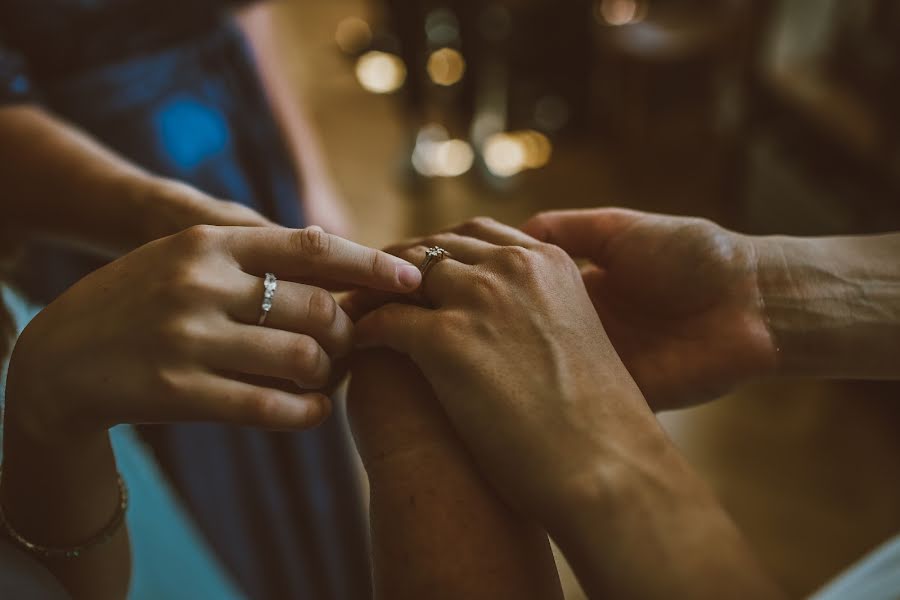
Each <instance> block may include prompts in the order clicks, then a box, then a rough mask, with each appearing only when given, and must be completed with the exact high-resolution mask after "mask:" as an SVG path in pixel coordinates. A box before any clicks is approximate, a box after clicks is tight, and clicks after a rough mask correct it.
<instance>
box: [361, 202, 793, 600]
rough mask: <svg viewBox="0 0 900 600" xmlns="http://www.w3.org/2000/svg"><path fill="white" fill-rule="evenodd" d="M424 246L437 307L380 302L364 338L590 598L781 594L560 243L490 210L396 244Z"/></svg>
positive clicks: (411, 253)
mask: <svg viewBox="0 0 900 600" xmlns="http://www.w3.org/2000/svg"><path fill="white" fill-rule="evenodd" d="M431 245H438V246H441V247H443V248H445V249H447V250H448V251H449V252H450V254H451V256H452V258H447V259H444V260H442V261H440V262H438V263H437V264H436V265H434V267H433V268H431V269H430V270H429V272H428V274H427V276H426V278H425V280H424V282H423V285H422V288H421V289H422V292H423V295H424V299H425V301H426V302H427V303H428V304H429V306H430V308H428V307H421V306H410V305H405V304H397V303H391V304H387V305H384V306H382V307H380V308H377V309H375V310H373V311H371V312H369V313H368V314H367V315H366V316H365V317H364V318H362V319H361V320H360V321H359V322H358V323H357V340H358V343H359V344H360V345H361V346H362V347H373V346H386V347H388V348H391V349H393V350H396V351H398V352H402V353H405V354H407V355H409V356H410V358H411V359H412V360H413V361H414V362H415V363H416V365H417V366H418V367H419V368H420V369H421V370H422V372H423V374H424V376H425V377H426V378H427V380H428V381H429V383H430V384H431V386H432V387H433V389H434V391H435V394H436V396H437V398H438V400H439V401H440V403H441V405H442V406H443V407H444V409H445V411H446V413H447V415H448V417H449V419H450V421H451V422H452V424H453V427H454V428H455V429H456V431H457V432H458V434H459V436H460V438H461V439H462V440H463V442H464V443H465V444H466V446H467V447H468V449H469V451H470V452H471V453H472V456H473V457H474V459H475V461H476V464H477V467H478V469H479V470H480V472H481V473H483V474H484V476H485V477H486V478H487V479H488V480H489V481H491V482H492V483H493V484H494V485H495V487H496V489H497V490H498V492H499V493H500V494H501V496H502V497H503V498H504V499H505V500H506V501H507V502H508V503H509V504H510V505H511V506H512V507H514V508H515V509H516V510H519V511H520V512H521V513H522V514H524V515H526V516H527V517H529V518H532V519H533V520H535V521H536V522H538V523H541V524H542V525H544V526H545V527H546V528H547V530H548V531H549V533H550V535H551V536H552V537H553V538H554V540H555V541H556V542H557V543H558V544H559V546H560V548H561V549H562V551H563V552H564V553H565V555H566V557H567V558H568V559H569V560H570V562H571V563H572V565H573V567H574V569H575V572H576V574H577V575H578V577H579V579H580V581H581V583H582V585H583V586H584V587H585V589H586V590H587V592H588V594H589V595H590V596H591V597H597V598H599V597H604V596H609V597H628V598H659V597H691V598H723V597H736V598H737V597H739V598H757V597H758V598H778V597H781V596H782V594H781V592H780V591H779V590H778V588H777V587H776V586H775V585H774V583H773V582H772V581H771V579H770V578H769V576H768V575H767V574H766V573H764V572H763V571H762V569H761V568H760V566H759V564H758V563H757V561H756V560H755V558H754V557H753V555H752V553H751V552H750V550H749V549H748V547H747V545H746V543H745V541H744V540H743V538H742V536H741V534H740V532H739V531H738V530H737V529H736V527H735V526H734V524H733V523H732V522H731V520H730V519H729V518H728V516H727V515H726V513H725V512H724V510H723V509H722V508H721V506H720V505H719V503H718V502H717V500H716V499H715V497H714V496H713V494H712V493H711V492H710V491H709V490H708V488H707V487H706V486H705V485H704V484H703V482H702V481H701V480H700V479H699V478H698V477H697V475H696V474H695V473H694V472H693V471H692V470H691V468H690V467H689V466H688V465H687V464H686V462H685V461H684V460H683V458H682V457H681V456H680V455H679V453H678V452H677V450H676V449H675V448H674V447H673V445H672V444H671V442H670V441H669V440H668V439H667V437H666V436H665V434H664V433H663V432H662V430H661V429H660V427H659V425H658V423H657V421H656V419H655V417H654V415H653V413H652V411H651V409H650V407H649V406H648V405H647V402H646V401H645V399H644V397H643V395H642V393H641V390H640V389H639V387H638V385H637V384H636V383H635V381H634V380H633V379H632V377H631V376H630V374H629V373H628V371H627V369H626V368H625V365H624V364H623V363H622V361H621V360H620V359H619V356H618V354H617V353H616V351H615V349H614V347H613V344H612V341H611V340H610V339H609V337H608V336H607V334H606V331H605V330H604V327H603V325H602V324H601V321H600V319H599V318H598V316H597V312H596V310H595V308H594V305H593V303H592V302H591V298H590V296H589V295H588V293H587V290H586V289H585V286H584V285H583V282H582V277H581V273H580V272H579V269H578V267H577V266H576V264H575V262H574V261H573V260H572V259H571V258H570V257H569V256H568V255H567V254H566V252H565V251H563V250H562V249H560V248H559V247H557V246H552V245H549V244H545V243H542V242H540V241H538V240H536V239H534V238H532V237H530V236H528V235H526V234H524V233H522V232H520V231H518V230H515V229H512V228H509V227H506V226H503V225H500V224H498V223H495V222H493V221H490V220H487V219H478V220H475V221H472V222H470V223H467V224H465V225H463V226H461V227H459V228H457V229H456V230H455V231H452V232H448V233H444V234H439V235H436V236H431V237H429V238H427V239H424V240H419V241H416V242H413V243H412V244H411V245H410V246H409V247H408V248H406V249H398V250H397V252H398V254H399V255H400V256H403V257H405V258H408V259H409V260H410V261H411V262H413V263H415V262H416V261H417V260H418V261H421V259H422V258H423V257H424V253H425V248H426V246H431ZM364 304H365V301H358V302H356V304H355V308H359V306H361V305H364ZM368 308H370V307H368Z"/></svg>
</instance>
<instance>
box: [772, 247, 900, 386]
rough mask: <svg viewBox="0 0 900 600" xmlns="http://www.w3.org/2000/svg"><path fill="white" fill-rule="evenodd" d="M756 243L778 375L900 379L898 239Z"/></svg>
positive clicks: (899, 255) (899, 257) (899, 263)
mask: <svg viewBox="0 0 900 600" xmlns="http://www.w3.org/2000/svg"><path fill="white" fill-rule="evenodd" d="M754 244H755V245H756V247H757V250H758V255H759V267H758V268H759V286H760V291H761V293H762V297H763V300H764V311H765V314H766V317H767V320H768V324H769V327H770V329H771V331H772V335H773V337H774V340H775V344H776V346H777V347H778V365H779V367H778V368H779V372H780V373H782V374H784V375H792V376H793V375H800V376H818V377H847V378H860V379H896V378H900V361H898V360H897V356H898V355H900V234H888V235H875V236H857V237H831V238H790V237H780V236H778V237H762V238H755V240H754Z"/></svg>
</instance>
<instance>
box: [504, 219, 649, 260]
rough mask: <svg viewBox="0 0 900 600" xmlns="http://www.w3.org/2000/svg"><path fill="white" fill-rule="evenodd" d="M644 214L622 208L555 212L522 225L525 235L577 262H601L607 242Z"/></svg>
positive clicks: (529, 220)
mask: <svg viewBox="0 0 900 600" xmlns="http://www.w3.org/2000/svg"><path fill="white" fill-rule="evenodd" d="M640 214H641V213H638V212H636V211H632V210H625V209H621V208H591V209H586V210H554V211H548V212H542V213H538V214H536V215H534V216H533V217H531V218H530V219H528V221H526V222H525V224H523V225H522V231H524V232H525V233H527V234H528V235H530V236H532V237H534V238H537V239H539V240H541V241H542V242H546V243H548V244H554V245H556V246H559V247H560V248H562V249H563V250H565V251H566V252H568V253H569V255H570V256H572V257H574V258H591V259H598V258H600V255H601V253H602V252H603V248H604V247H605V245H606V242H607V241H608V240H609V239H610V238H611V237H613V236H614V235H616V234H617V233H619V232H621V231H622V230H623V229H625V228H626V227H627V226H628V225H630V224H631V223H633V222H634V221H635V220H636V219H637V218H639V216H640Z"/></svg>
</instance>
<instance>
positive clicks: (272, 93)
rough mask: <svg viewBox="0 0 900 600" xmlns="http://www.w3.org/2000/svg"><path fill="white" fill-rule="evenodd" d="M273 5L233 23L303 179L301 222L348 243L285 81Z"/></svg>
mask: <svg viewBox="0 0 900 600" xmlns="http://www.w3.org/2000/svg"><path fill="white" fill-rule="evenodd" d="M276 18H277V15H275V14H274V3H273V2H259V3H256V4H253V5H251V6H249V7H247V8H245V9H243V10H241V11H240V12H239V13H238V14H237V22H238V25H239V26H240V28H241V31H243V33H244V35H245V36H246V37H247V40H248V41H249V43H250V47H251V49H252V51H253V55H254V58H255V59H256V64H257V67H258V69H259V75H260V78H261V79H262V82H263V86H264V87H265V90H266V94H267V96H268V99H269V104H271V106H272V110H273V112H274V113H275V117H276V118H277V120H278V123H279V125H280V126H281V130H282V132H283V133H284V137H285V141H286V142H287V145H288V149H289V150H290V152H291V154H292V156H293V158H294V163H295V164H296V165H297V172H298V173H302V177H301V180H300V182H299V184H300V186H301V188H302V191H303V193H302V197H303V211H304V214H305V217H306V222H307V223H308V224H310V225H318V226H320V227H322V229H324V230H325V231H327V232H329V233H333V234H335V235H339V236H341V237H351V234H352V233H353V225H352V220H351V217H350V215H349V213H348V211H347V207H346V204H345V201H344V199H343V197H342V196H341V194H340V191H339V189H338V186H337V185H336V184H335V182H334V179H333V178H332V176H331V173H330V172H329V169H328V164H327V163H328V161H327V159H326V157H325V153H324V150H323V148H322V143H321V140H320V138H319V136H318V135H317V132H316V127H315V124H314V123H313V120H312V119H311V118H310V116H309V114H308V111H307V109H306V107H305V104H304V101H303V99H302V98H300V97H299V96H298V94H297V93H296V91H295V87H294V86H293V85H292V84H291V79H290V77H289V73H290V68H291V65H289V64H285V60H284V56H285V52H284V49H283V48H282V47H281V45H280V44H279V43H278V41H279V39H278V28H277V27H276V26H275V19H276Z"/></svg>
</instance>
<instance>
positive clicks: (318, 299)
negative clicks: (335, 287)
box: [306, 288, 338, 325]
mask: <svg viewBox="0 0 900 600" xmlns="http://www.w3.org/2000/svg"><path fill="white" fill-rule="evenodd" d="M337 311H338V306H337V302H336V301H335V299H334V296H332V295H331V294H330V293H328V292H327V291H325V290H323V289H321V288H315V289H313V290H312V291H311V292H310V294H309V299H308V304H307V307H306V315H307V318H308V319H309V320H310V321H313V322H315V323H322V324H325V325H331V324H332V323H334V321H335V319H336V318H337Z"/></svg>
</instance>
